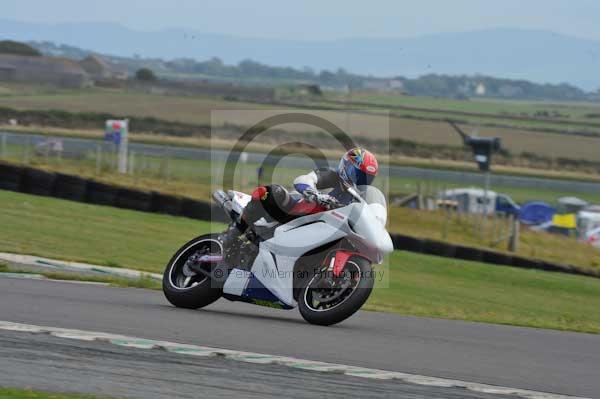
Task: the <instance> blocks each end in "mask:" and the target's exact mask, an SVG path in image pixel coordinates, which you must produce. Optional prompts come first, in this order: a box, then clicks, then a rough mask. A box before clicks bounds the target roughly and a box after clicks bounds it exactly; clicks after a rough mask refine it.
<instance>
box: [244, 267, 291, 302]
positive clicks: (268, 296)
mask: <svg viewBox="0 0 600 399" xmlns="http://www.w3.org/2000/svg"><path fill="white" fill-rule="evenodd" d="M242 297H243V298H247V299H257V300H259V301H267V302H274V303H278V304H280V305H281V306H282V307H283V308H284V309H292V308H291V307H290V306H288V305H286V304H284V303H283V302H282V301H281V300H280V299H279V298H277V297H276V296H275V295H274V294H273V293H272V292H271V291H269V289H268V288H267V287H265V286H264V285H263V284H262V283H261V282H260V281H259V280H258V279H257V278H256V276H255V275H254V274H253V273H251V274H250V279H249V280H248V285H246V288H245V289H244V292H243V293H242Z"/></svg>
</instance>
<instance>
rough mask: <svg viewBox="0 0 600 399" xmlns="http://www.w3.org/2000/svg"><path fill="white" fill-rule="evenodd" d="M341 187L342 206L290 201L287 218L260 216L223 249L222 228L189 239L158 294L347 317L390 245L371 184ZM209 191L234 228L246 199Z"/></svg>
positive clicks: (379, 198) (383, 208)
mask: <svg viewBox="0 0 600 399" xmlns="http://www.w3.org/2000/svg"><path fill="white" fill-rule="evenodd" d="M345 189H346V191H347V192H348V193H350V195H351V197H352V198H353V201H352V202H351V203H350V204H348V205H338V206H333V207H331V208H322V207H315V206H310V205H311V204H310V203H308V202H307V201H306V200H304V199H298V200H297V201H296V204H295V206H294V209H292V211H291V212H290V214H291V215H294V216H293V217H291V220H289V221H286V222H284V223H282V222H277V221H268V220H266V219H265V218H261V219H260V220H258V221H257V222H256V223H255V224H254V225H253V226H251V227H249V228H248V229H247V233H245V234H244V236H243V237H242V238H240V239H239V240H236V243H235V245H231V246H230V248H224V247H223V242H224V237H225V235H226V234H228V232H227V231H226V232H223V233H220V234H206V235H202V236H200V237H197V238H195V239H193V240H191V241H189V242H188V243H187V244H185V245H184V246H183V247H182V248H181V249H179V251H177V253H175V255H174V256H173V257H172V258H171V260H170V261H169V263H168V264H167V267H166V269H165V272H164V276H163V292H164V294H165V296H166V298H167V299H168V300H169V302H170V303H171V304H173V305H174V306H176V307H181V308H188V309H197V308H202V307H205V306H208V305H210V304H211V303H213V302H215V301H217V300H218V299H220V298H222V297H223V298H226V299H228V300H231V301H243V302H249V303H253V304H256V305H261V306H268V307H275V308H281V309H294V308H296V307H298V308H299V310H300V314H301V315H302V317H303V318H304V319H305V320H306V321H308V322H309V323H312V324H317V325H333V324H336V323H339V322H341V321H343V320H345V319H347V318H348V317H350V316H352V315H353V314H354V313H355V312H356V311H358V310H359V309H360V308H361V307H362V306H363V304H364V303H365V302H366V301H367V299H368V298H369V295H370V294H371V291H372V289H373V286H374V281H375V275H374V270H373V264H381V263H382V262H383V259H384V257H385V256H386V255H388V254H389V253H391V252H392V251H393V244H392V239H391V237H390V235H389V233H388V231H387V230H386V221H387V204H386V200H385V196H384V195H383V193H382V192H381V191H380V190H379V189H377V188H376V187H373V186H359V187H350V186H349V187H346V188H345ZM213 197H214V198H215V199H216V200H217V202H218V203H219V204H220V205H221V206H222V207H223V209H224V210H225V211H226V213H227V215H229V217H230V218H231V219H232V222H231V224H230V226H229V229H233V228H236V227H235V223H236V221H237V220H239V218H240V217H241V215H242V213H243V211H244V208H245V207H246V205H247V204H248V203H249V202H250V200H251V197H250V196H249V195H247V194H244V193H241V192H237V191H228V192H227V193H225V192H223V191H217V192H215V193H214V194H213ZM224 260H225V261H224ZM227 265H231V266H227Z"/></svg>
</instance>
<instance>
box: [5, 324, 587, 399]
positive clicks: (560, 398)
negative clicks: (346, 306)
mask: <svg viewBox="0 0 600 399" xmlns="http://www.w3.org/2000/svg"><path fill="white" fill-rule="evenodd" d="M0 330H5V331H16V332H24V333H33V334H35V333H38V334H40V333H41V334H50V335H52V336H55V337H58V338H66V339H75V340H81V341H102V342H107V343H110V344H112V345H119V346H125V347H129V348H138V349H162V350H166V351H168V352H172V353H177V354H182V355H188V356H202V357H224V358H226V359H230V360H235V361H240V362H246V363H257V364H276V365H282V366H286V367H292V368H298V369H302V370H309V371H317V372H329V373H339V374H345V375H348V376H353V377H361V378H369V379H383V380H401V381H403V382H406V383H410V384H418V385H426V386H435V387H448V388H464V389H468V390H470V391H474V392H481V393H489V394H496V395H513V396H518V397H520V398H524V399H589V398H581V397H576V396H568V395H558V394H553V393H545V392H537V391H530V390H525V389H517V388H509V387H502V386H495V385H487V384H479V383H474V382H466V381H460V380H452V379H446V378H437V377H427V376H422V375H416V374H407V373H400V372H394V371H386V370H378V369H371V368H364V367H355V366H347V365H343V364H334V363H325V362H316V361H311V360H303V359H296V358H292V357H284V356H272V355H266V354H261V353H254V352H244V351H235V350H229V349H220V348H211V347H208V346H200V345H190V344H178V343H175V342H168V341H157V340H151V339H143V338H135V337H128V336H125V335H119V334H110V333H101V332H94V331H84V330H75V329H67V328H56V327H45V326H37V325H32V324H22V323H13V322H9V321H0Z"/></svg>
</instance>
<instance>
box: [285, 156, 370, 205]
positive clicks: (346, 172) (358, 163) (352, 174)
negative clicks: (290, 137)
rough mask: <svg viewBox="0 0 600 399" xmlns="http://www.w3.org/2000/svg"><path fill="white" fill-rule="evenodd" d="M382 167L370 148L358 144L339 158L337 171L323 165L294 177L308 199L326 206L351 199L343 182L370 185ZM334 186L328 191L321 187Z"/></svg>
mask: <svg viewBox="0 0 600 399" xmlns="http://www.w3.org/2000/svg"><path fill="white" fill-rule="evenodd" d="M378 170H379V166H378V164H377V159H376V158H375V155H373V154H372V153H371V152H370V151H367V150H365V149H364V148H361V147H357V148H353V149H351V150H349V151H348V152H346V153H345V154H344V156H343V157H342V159H341V160H340V164H339V165H338V167H337V170H334V169H330V168H321V169H317V170H314V171H312V172H310V173H309V174H307V175H302V176H298V177H297V178H296V180H294V188H295V189H296V191H298V192H299V193H300V194H302V195H303V196H304V198H306V199H307V200H308V201H311V202H313V203H316V204H318V205H321V206H324V207H326V208H327V207H330V206H331V205H332V204H335V203H341V204H344V205H347V204H349V203H350V202H352V196H351V195H350V194H349V193H348V192H347V191H346V190H344V185H348V186H351V187H354V186H367V185H370V184H372V183H373V180H374V179H375V176H377V172H378ZM326 189H331V191H329V193H327V194H324V193H321V192H320V190H326Z"/></svg>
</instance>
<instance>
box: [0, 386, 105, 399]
mask: <svg viewBox="0 0 600 399" xmlns="http://www.w3.org/2000/svg"><path fill="white" fill-rule="evenodd" d="M95 398H97V397H95V396H87V395H68V394H59V393H49V392H40V391H33V390H30V389H15V388H0V399H95Z"/></svg>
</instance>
